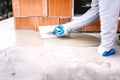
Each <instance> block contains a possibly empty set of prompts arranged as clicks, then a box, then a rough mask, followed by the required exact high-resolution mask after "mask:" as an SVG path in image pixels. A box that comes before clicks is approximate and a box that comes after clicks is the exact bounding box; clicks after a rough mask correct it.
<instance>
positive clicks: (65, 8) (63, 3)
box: [48, 0, 72, 16]
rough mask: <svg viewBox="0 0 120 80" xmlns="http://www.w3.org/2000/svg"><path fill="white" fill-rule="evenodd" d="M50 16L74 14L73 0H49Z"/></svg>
mask: <svg viewBox="0 0 120 80" xmlns="http://www.w3.org/2000/svg"><path fill="white" fill-rule="evenodd" d="M48 8H49V9H48V12H49V16H72V0H48Z"/></svg>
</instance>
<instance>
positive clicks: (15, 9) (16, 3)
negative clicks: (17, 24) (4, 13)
mask: <svg viewBox="0 0 120 80" xmlns="http://www.w3.org/2000/svg"><path fill="white" fill-rule="evenodd" d="M12 8H13V16H15V17H16V16H20V1H19V0H12Z"/></svg>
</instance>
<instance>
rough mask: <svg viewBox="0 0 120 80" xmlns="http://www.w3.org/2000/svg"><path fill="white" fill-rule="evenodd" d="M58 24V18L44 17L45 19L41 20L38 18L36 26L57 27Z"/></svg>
mask: <svg viewBox="0 0 120 80" xmlns="http://www.w3.org/2000/svg"><path fill="white" fill-rule="evenodd" d="M57 24H59V17H56V18H52V17H45V18H43V17H42V18H41V17H38V19H37V25H38V26H45V25H57Z"/></svg>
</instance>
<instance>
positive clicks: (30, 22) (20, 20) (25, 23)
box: [14, 17, 37, 31]
mask: <svg viewBox="0 0 120 80" xmlns="http://www.w3.org/2000/svg"><path fill="white" fill-rule="evenodd" d="M36 23H37V18H36V17H17V18H14V25H15V29H30V30H35V31H36V30H37V25H36Z"/></svg>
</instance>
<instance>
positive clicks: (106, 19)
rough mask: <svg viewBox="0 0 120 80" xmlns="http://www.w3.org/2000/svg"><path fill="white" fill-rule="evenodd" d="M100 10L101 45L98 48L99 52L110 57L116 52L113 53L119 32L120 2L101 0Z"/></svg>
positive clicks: (116, 0) (119, 0) (117, 0)
mask: <svg viewBox="0 0 120 80" xmlns="http://www.w3.org/2000/svg"><path fill="white" fill-rule="evenodd" d="M99 10H100V11H99V14H100V21H101V34H100V35H101V44H100V46H99V47H98V52H99V53H100V54H101V55H103V56H109V55H111V54H113V53H114V52H115V50H114V51H112V50H113V49H112V46H113V44H114V41H115V36H116V32H117V26H118V18H119V11H120V0H99ZM111 51H112V52H113V53H111ZM107 53H108V54H107Z"/></svg>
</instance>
